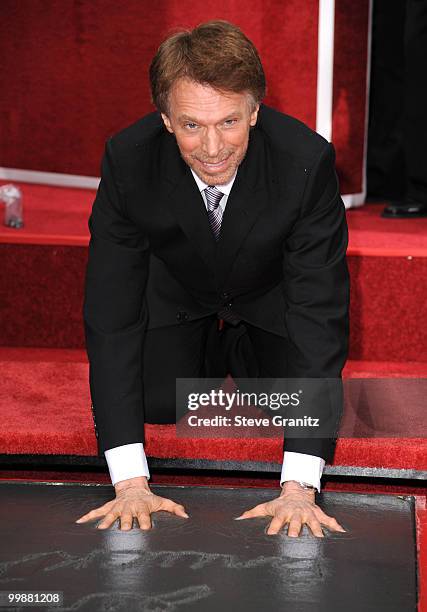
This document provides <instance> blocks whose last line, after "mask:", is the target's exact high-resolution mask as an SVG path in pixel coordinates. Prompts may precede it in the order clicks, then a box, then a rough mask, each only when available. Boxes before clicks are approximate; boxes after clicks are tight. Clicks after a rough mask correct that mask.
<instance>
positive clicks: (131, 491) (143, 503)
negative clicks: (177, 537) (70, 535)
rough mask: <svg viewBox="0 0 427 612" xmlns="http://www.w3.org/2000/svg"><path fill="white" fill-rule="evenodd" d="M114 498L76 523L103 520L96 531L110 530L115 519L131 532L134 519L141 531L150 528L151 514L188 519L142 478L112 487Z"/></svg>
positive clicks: (180, 508)
mask: <svg viewBox="0 0 427 612" xmlns="http://www.w3.org/2000/svg"><path fill="white" fill-rule="evenodd" d="M115 490H116V497H115V499H112V500H111V501H109V502H107V503H105V504H104V505H102V506H100V507H99V508H95V509H94V510H91V511H90V512H88V513H87V514H84V515H83V516H81V517H80V518H79V519H78V520H77V521H76V523H85V522H87V521H90V520H92V519H96V518H101V517H104V518H103V520H102V521H101V522H100V523H99V525H98V526H97V528H98V529H106V528H107V527H110V526H111V525H112V524H113V523H114V521H116V519H119V520H120V529H121V530H122V531H127V530H129V529H132V523H133V518H134V517H136V518H137V519H138V523H139V527H140V529H144V530H146V529H151V527H152V524H151V513H152V512H159V511H164V512H171V513H172V514H176V515H177V516H182V517H183V518H189V517H188V514H187V513H186V511H185V508H184V506H183V505H182V504H177V503H176V502H174V501H172V500H171V499H168V498H166V497H160V496H159V495H155V494H154V493H153V492H152V491H151V490H150V488H149V486H148V484H147V479H146V478H145V476H139V477H137V478H130V479H129V480H122V481H121V482H118V483H116V485H115Z"/></svg>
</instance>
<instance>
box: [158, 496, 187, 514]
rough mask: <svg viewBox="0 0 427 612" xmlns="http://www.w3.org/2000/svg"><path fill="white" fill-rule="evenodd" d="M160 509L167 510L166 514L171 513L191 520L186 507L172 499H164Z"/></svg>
mask: <svg viewBox="0 0 427 612" xmlns="http://www.w3.org/2000/svg"><path fill="white" fill-rule="evenodd" d="M159 509H160V510H165V511H166V512H171V513H172V514H176V515H177V516H182V517H184V518H189V516H188V514H187V513H186V511H185V508H184V506H183V505H182V504H177V503H176V502H174V501H173V500H172V499H167V498H164V500H163V501H162V504H161V506H160V508H159Z"/></svg>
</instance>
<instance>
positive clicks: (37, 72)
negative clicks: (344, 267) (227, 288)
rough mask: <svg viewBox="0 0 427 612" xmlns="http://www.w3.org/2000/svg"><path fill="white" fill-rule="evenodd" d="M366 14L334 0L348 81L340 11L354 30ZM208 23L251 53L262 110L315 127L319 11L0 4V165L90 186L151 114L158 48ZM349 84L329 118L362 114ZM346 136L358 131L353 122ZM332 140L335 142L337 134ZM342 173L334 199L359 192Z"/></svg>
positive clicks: (215, 5) (211, 4)
mask: <svg viewBox="0 0 427 612" xmlns="http://www.w3.org/2000/svg"><path fill="white" fill-rule="evenodd" d="M340 4H341V5H342V7H341V8H340ZM367 5H368V0H358V2H357V3H354V2H353V3H351V2H349V1H348V0H337V20H340V21H339V22H340V23H341V25H342V27H344V29H345V30H346V32H345V33H344V34H342V35H341V44H342V45H344V47H346V48H347V51H346V53H347V55H346V57H352V61H353V67H354V69H355V70H356V78H357V74H358V71H359V72H360V63H359V68H358V60H355V59H354V57H353V56H352V55H351V52H350V53H349V52H348V47H349V45H350V46H351V45H352V43H350V42H349V41H351V40H352V37H351V36H349V35H348V33H347V26H346V23H345V19H344V24H343V23H342V21H343V11H344V13H345V14H347V13H348V12H350V13H351V14H352V15H353V18H352V20H350V22H349V24H350V26H351V27H353V26H355V27H358V26H359V24H360V23H362V24H363V20H364V19H366V17H365V13H366V7H367ZM344 17H345V15H344ZM347 17H348V15H347ZM213 18H221V19H227V20H229V21H232V22H234V23H236V24H237V25H239V26H240V27H241V28H242V29H243V30H244V32H245V33H246V34H247V35H248V36H249V38H251V39H252V40H253V42H254V43H255V45H256V46H257V48H258V50H259V52H260V55H261V59H262V61H263V64H264V68H265V71H266V75H267V82H268V95H267V98H266V100H265V102H266V103H267V104H271V105H272V106H274V107H276V108H278V109H279V110H283V111H284V112H286V113H289V114H291V115H294V116H296V117H298V118H299V119H301V120H302V121H304V122H306V123H307V124H308V125H310V126H311V127H313V128H315V125H316V117H315V114H316V85H317V84H316V79H317V29H318V1H317V0H304V1H301V0H228V1H227V0H204V1H203V2H202V1H195V0H152V1H148V0H124V1H122V0H1V2H0V57H1V65H2V70H1V83H0V86H1V96H0V143H1V149H0V166H5V167H10V168H24V169H32V170H42V171H50V172H65V173H70V174H83V175H89V176H98V175H99V171H100V170H99V166H100V158H101V155H102V151H103V147H104V142H105V139H106V138H107V137H108V136H109V135H110V134H113V133H114V132H116V131H117V130H119V129H121V128H123V127H125V126H126V125H128V124H129V123H132V122H133V121H135V120H136V119H138V118H139V117H140V116H142V115H143V114H145V113H147V112H149V111H151V110H152V108H153V107H152V105H151V103H150V97H149V88H148V74H147V71H148V66H149V63H150V60H151V58H152V56H153V54H154V53H155V51H156V49H157V47H158V45H159V44H160V42H161V41H162V39H163V38H164V37H165V36H166V35H167V34H168V33H170V32H171V31H172V30H173V29H174V28H177V27H190V28H191V27H194V26H195V25H197V24H198V23H200V22H202V21H206V20H208V19H213ZM352 36H353V37H354V35H352ZM338 39H339V37H338ZM364 44H365V43H364V42H363V32H362V43H361V45H362V47H363V45H364ZM359 46H360V45H359ZM360 61H361V62H362V61H363V58H361V60H360ZM362 71H363V73H364V71H365V66H362ZM344 72H345V67H344ZM352 75H353V76H354V70H353V72H352V73H351V75H347V76H345V75H344V76H343V79H342V80H341V82H340V83H341V84H340V89H339V90H338V93H337V94H336V104H335V108H340V106H342V100H343V97H342V96H343V95H344V96H345V99H346V100H347V101H348V100H350V98H351V100H350V104H352V105H355V106H356V107H357V105H359V106H360V96H359V93H360V92H359V90H356V94H355V95H353V97H351V95H349V94H348V93H346V92H348V89H349V88H350V89H352V88H353V87H354V80H353V77H352ZM359 80H360V79H359ZM342 86H343V87H344V88H345V90H346V91H345V92H344V94H342ZM363 108H364V106H363ZM350 111H351V109H350ZM356 115H359V116H360V110H359V112H358V113H356V112H352V111H351V112H348V109H347V111H346V114H345V117H344V122H345V125H344V132H345V130H346V129H347V128H348V122H349V119H351V117H353V118H354V117H356ZM339 123H340V121H339V118H338V123H337V121H336V118H335V119H334V125H338V124H339ZM342 128H343V126H342V125H340V126H339V130H341V131H343V130H342ZM353 128H354V129H355V130H359V131H360V129H361V125H360V121H359V122H357V123H356V124H353ZM334 129H335V128H334ZM347 132H348V129H347ZM349 133H350V134H351V135H352V142H351V143H350V144H351V147H348V146H347V145H346V142H344V146H343V147H341V148H342V150H340V155H342V158H343V159H344V156H345V155H344V154H345V153H346V152H348V151H349V150H350V152H351V150H353V148H354V144H355V140H354V130H353V132H352V131H351V130H350V132H349ZM335 137H336V138H337V141H338V142H340V141H339V137H340V136H339V131H337V130H335V135H334V138H335ZM357 138H358V142H359V143H360V142H361V139H360V134H359V135H358V136H357ZM340 146H341V144H340ZM346 147H347V148H346ZM359 149H360V147H359ZM350 157H351V153H350ZM351 161H352V160H350V162H351ZM347 163H349V162H348V159H346V164H347ZM352 163H353V165H354V164H355V165H356V166H357V163H358V162H357V160H356V161H354V160H353V162H352ZM359 165H360V163H359ZM339 166H340V159H338V167H339ZM349 167H350V166H349ZM339 169H340V168H339ZM345 174H346V173H345V172H343V175H345ZM351 174H352V173H347V175H348V176H346V178H345V180H346V183H345V184H342V185H341V187H342V191H343V192H346V191H348V190H350V191H351V190H352V189H353V188H354V189H356V190H358V189H357V187H358V185H357V184H355V185H352V184H351V183H352V177H351Z"/></svg>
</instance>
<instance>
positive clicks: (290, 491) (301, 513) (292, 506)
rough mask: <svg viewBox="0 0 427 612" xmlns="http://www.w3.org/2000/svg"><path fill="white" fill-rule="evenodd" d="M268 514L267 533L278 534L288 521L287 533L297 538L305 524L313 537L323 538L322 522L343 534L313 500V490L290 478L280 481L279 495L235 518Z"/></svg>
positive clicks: (331, 518) (333, 520)
mask: <svg viewBox="0 0 427 612" xmlns="http://www.w3.org/2000/svg"><path fill="white" fill-rule="evenodd" d="M258 516H272V517H273V520H272V521H271V522H270V525H269V526H268V529H267V535H274V534H276V533H279V531H280V530H281V529H282V527H283V526H284V525H286V524H287V523H288V524H289V527H288V536H290V537H291V538H297V537H298V536H299V534H300V532H301V528H302V526H303V525H308V526H309V527H310V529H311V531H312V533H313V535H314V536H316V537H318V538H323V537H324V534H323V530H322V525H324V526H325V527H327V528H328V529H329V530H330V531H339V532H342V533H345V529H344V528H343V527H342V526H341V525H340V524H339V523H338V521H337V520H336V519H335V518H333V517H332V516H328V515H327V514H325V513H324V512H323V510H322V509H321V508H320V507H319V506H317V505H316V503H315V492H314V490H313V491H312V490H306V489H303V488H302V487H301V485H300V484H299V483H297V482H295V481H293V480H290V481H288V482H284V483H283V487H282V492H281V493H280V496H279V497H277V498H276V499H272V500H271V501H268V502H265V503H263V504H258V506H255V507H254V508H251V510H247V511H246V512H243V514H241V515H240V516H238V517H236V519H235V520H240V519H247V518H255V517H258Z"/></svg>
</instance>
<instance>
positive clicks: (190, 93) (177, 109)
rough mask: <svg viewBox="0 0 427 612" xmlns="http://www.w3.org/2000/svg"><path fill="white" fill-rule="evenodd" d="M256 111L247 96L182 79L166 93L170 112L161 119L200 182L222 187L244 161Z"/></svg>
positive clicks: (255, 118) (256, 108) (256, 114)
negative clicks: (223, 91)
mask: <svg viewBox="0 0 427 612" xmlns="http://www.w3.org/2000/svg"><path fill="white" fill-rule="evenodd" d="M258 109H259V105H257V106H256V107H255V110H252V108H251V107H250V98H249V96H248V94H246V93H233V92H227V93H226V94H225V93H220V92H218V91H217V90H215V89H213V88H212V87H210V86H209V85H201V84H200V83H195V82H194V81H191V80H190V79H187V78H181V79H178V80H177V81H176V83H175V84H174V86H173V87H172V89H171V91H170V93H169V112H168V115H165V114H163V113H162V118H163V121H164V123H165V126H166V129H167V130H169V132H171V133H172V134H175V138H176V141H177V144H178V147H179V150H180V152H181V156H182V157H183V159H184V161H185V162H186V163H187V164H188V165H189V166H190V168H192V169H193V170H194V172H195V173H196V174H197V175H198V176H199V178H201V179H202V181H204V182H205V183H207V184H208V185H223V184H225V183H228V181H229V180H230V179H231V178H232V177H233V175H234V173H235V172H236V170H237V167H238V166H239V164H240V163H241V161H242V160H243V158H244V157H245V154H246V150H247V147H248V141H249V129H250V126H251V125H255V123H256V120H257V116H258Z"/></svg>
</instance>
